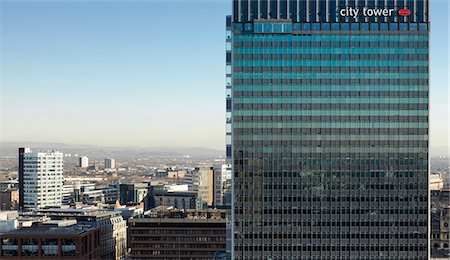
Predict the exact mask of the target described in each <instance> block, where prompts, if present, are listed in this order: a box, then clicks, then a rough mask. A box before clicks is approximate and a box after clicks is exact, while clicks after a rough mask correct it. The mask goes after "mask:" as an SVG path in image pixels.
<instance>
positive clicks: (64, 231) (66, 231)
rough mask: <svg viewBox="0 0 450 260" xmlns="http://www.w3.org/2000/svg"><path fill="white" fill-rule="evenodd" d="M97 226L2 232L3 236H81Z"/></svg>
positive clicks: (22, 229) (23, 229) (36, 228)
mask: <svg viewBox="0 0 450 260" xmlns="http://www.w3.org/2000/svg"><path fill="white" fill-rule="evenodd" d="M95 229H96V228H95V227H91V226H88V225H79V224H77V225H72V226H67V227H45V226H44V227H29V228H21V229H16V230H11V231H9V232H5V233H2V234H0V236H3V237H5V236H6V237H9V236H20V237H26V236H41V237H52V236H80V235H83V234H84V233H87V232H90V231H92V230H95Z"/></svg>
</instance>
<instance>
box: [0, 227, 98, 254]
mask: <svg viewBox="0 0 450 260" xmlns="http://www.w3.org/2000/svg"><path fill="white" fill-rule="evenodd" d="M99 232H100V231H99V229H98V228H93V227H91V226H85V225H78V224H76V225H72V226H65V227H55V226H38V227H29V228H20V229H16V230H11V231H9V232H5V233H1V234H0V243H1V245H0V258H4V259H80V260H81V259H101V258H100V240H99V236H100V235H99Z"/></svg>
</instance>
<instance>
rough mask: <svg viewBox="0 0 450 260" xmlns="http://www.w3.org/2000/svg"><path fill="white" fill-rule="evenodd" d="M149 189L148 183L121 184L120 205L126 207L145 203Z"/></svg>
mask: <svg viewBox="0 0 450 260" xmlns="http://www.w3.org/2000/svg"><path fill="white" fill-rule="evenodd" d="M148 188H149V187H148V183H134V184H125V183H123V184H119V202H120V204H121V205H126V204H127V203H139V202H141V201H143V200H144V198H145V197H146V196H147V193H148Z"/></svg>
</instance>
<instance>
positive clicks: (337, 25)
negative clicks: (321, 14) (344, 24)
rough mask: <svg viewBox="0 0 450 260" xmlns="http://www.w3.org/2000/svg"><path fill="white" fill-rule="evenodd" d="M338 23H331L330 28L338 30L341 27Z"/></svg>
mask: <svg viewBox="0 0 450 260" xmlns="http://www.w3.org/2000/svg"><path fill="white" fill-rule="evenodd" d="M339 25H340V24H338V23H333V24H331V30H333V31H339V30H340V29H341V28H340V26H339Z"/></svg>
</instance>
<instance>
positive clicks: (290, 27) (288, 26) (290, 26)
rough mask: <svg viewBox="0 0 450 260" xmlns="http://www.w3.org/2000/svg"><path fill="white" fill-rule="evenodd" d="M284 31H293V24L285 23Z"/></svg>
mask: <svg viewBox="0 0 450 260" xmlns="http://www.w3.org/2000/svg"><path fill="white" fill-rule="evenodd" d="M283 32H292V24H290V23H285V24H283Z"/></svg>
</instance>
